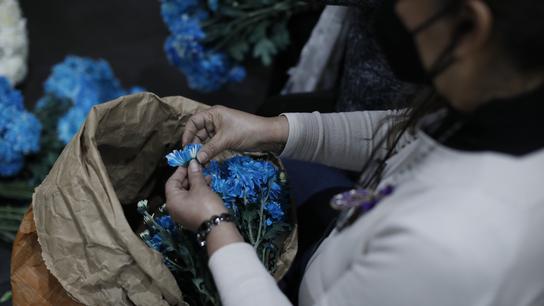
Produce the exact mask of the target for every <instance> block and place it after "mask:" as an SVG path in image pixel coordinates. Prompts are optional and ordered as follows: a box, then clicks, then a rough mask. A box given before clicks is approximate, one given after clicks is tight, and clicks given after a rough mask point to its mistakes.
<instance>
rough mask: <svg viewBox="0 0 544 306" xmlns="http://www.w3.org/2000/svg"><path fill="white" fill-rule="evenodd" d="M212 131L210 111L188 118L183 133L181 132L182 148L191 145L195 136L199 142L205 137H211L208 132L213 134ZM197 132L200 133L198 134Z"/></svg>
mask: <svg viewBox="0 0 544 306" xmlns="http://www.w3.org/2000/svg"><path fill="white" fill-rule="evenodd" d="M214 130H215V129H214V122H213V116H212V114H211V112H210V110H207V111H203V112H200V113H196V114H194V115H193V116H191V118H189V120H188V121H187V123H186V124H185V131H184V132H183V136H182V138H181V142H182V144H183V145H184V146H185V145H187V144H189V143H193V142H194V141H195V137H197V135H198V136H199V137H198V138H200V139H201V141H200V142H202V141H203V140H202V138H204V136H207V135H210V136H209V137H211V134H209V132H212V134H213V131H214ZM201 131H203V132H201ZM199 132H201V133H200V134H199Z"/></svg>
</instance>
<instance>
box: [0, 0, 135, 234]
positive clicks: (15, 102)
mask: <svg viewBox="0 0 544 306" xmlns="http://www.w3.org/2000/svg"><path fill="white" fill-rule="evenodd" d="M0 1H1V0H0ZM0 3H1V2H0ZM0 14H2V12H0ZM44 91H45V95H44V96H43V97H42V98H41V99H40V100H39V101H38V102H37V103H36V107H35V108H34V110H33V111H32V112H29V111H27V110H25V108H24V104H23V96H22V94H21V92H19V91H18V90H16V89H14V88H13V87H12V86H11V84H10V83H9V82H8V80H7V79H6V78H3V77H0V199H2V203H0V240H6V241H11V240H13V238H14V234H15V233H16V232H17V228H18V224H19V220H20V219H21V217H22V215H23V214H24V212H25V210H26V209H23V208H22V206H21V205H28V202H29V201H30V199H31V198H32V192H33V190H34V187H35V186H37V185H38V184H39V183H40V182H41V181H42V180H43V179H44V178H45V176H46V175H47V174H48V173H49V170H50V169H51V167H52V166H53V164H54V163H55V161H56V159H57V157H58V156H59V154H60V153H61V151H62V149H63V148H64V146H65V144H66V143H67V142H69V141H70V139H71V138H72V137H73V135H74V134H75V133H76V132H77V131H78V129H79V127H80V126H81V124H82V123H83V122H84V120H85V118H86V116H87V114H88V112H89V111H90V110H91V108H92V106H94V105H96V104H98V103H102V102H105V101H108V100H111V99H114V98H117V97H119V96H122V95H126V94H128V93H132V92H135V91H141V89H140V88H137V87H135V88H131V89H128V90H125V89H123V88H122V87H121V85H120V83H119V81H118V80H117V78H116V77H115V75H114V74H113V71H112V69H111V67H110V66H109V64H108V63H107V62H106V61H104V60H93V59H89V58H82V57H76V56H68V57H67V58H66V59H65V60H64V61H63V62H61V63H59V64H57V65H55V66H54V68H53V70H52V73H51V75H50V76H49V77H48V78H47V80H46V82H45V85H44Z"/></svg>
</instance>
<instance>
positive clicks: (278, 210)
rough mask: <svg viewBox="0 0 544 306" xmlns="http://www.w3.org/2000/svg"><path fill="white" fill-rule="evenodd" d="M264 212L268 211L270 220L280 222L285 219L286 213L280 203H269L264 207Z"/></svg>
mask: <svg viewBox="0 0 544 306" xmlns="http://www.w3.org/2000/svg"><path fill="white" fill-rule="evenodd" d="M264 210H265V211H266V213H267V215H268V216H270V219H271V220H272V221H279V220H283V217H284V216H285V213H284V211H283V209H282V207H281V205H280V203H278V202H268V203H266V204H265V206H264Z"/></svg>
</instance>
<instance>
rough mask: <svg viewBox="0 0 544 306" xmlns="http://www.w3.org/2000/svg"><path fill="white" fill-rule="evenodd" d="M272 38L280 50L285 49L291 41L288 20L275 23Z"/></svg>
mask: <svg viewBox="0 0 544 306" xmlns="http://www.w3.org/2000/svg"><path fill="white" fill-rule="evenodd" d="M270 40H271V41H272V42H273V43H274V44H275V45H276V48H277V49H278V50H283V49H284V48H286V47H287V46H288V45H289V43H290V42H291V39H290V36H289V29H288V28H287V21H282V22H278V23H276V24H274V26H273V27H272V35H271V36H270Z"/></svg>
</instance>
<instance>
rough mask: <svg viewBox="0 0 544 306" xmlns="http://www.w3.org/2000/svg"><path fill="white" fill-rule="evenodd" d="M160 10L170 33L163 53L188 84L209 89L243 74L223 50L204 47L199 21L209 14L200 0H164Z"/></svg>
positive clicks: (203, 37)
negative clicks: (181, 73)
mask: <svg viewBox="0 0 544 306" xmlns="http://www.w3.org/2000/svg"><path fill="white" fill-rule="evenodd" d="M210 4H211V8H212V9H213V7H215V6H216V5H218V3H217V1H214V0H212V1H210ZM161 11H162V16H163V20H164V22H165V23H166V25H167V27H168V29H169V30H170V33H171V35H170V36H169V37H168V38H167V39H166V41H165V44H164V51H165V53H166V57H167V58H168V60H169V61H170V62H171V63H172V64H173V65H174V66H176V67H177V68H178V69H179V70H181V71H182V72H183V74H184V75H185V77H186V78H187V83H188V85H189V87H190V88H192V89H195V90H199V91H203V92H210V91H215V90H217V89H219V88H221V87H222V86H223V85H224V84H226V83H229V82H240V81H241V80H243V79H244V78H245V75H246V72H245V69H244V68H243V67H241V66H237V65H235V64H234V63H232V61H231V60H230V59H229V58H228V57H227V55H226V54H224V53H222V52H218V51H214V50H211V49H207V48H206V47H204V45H203V41H204V39H205V38H206V33H205V32H204V30H203V29H202V27H201V22H202V21H205V20H207V19H208V18H209V14H208V12H207V11H206V10H205V9H204V8H203V7H201V3H200V2H199V1H179V0H163V1H162V5H161Z"/></svg>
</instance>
